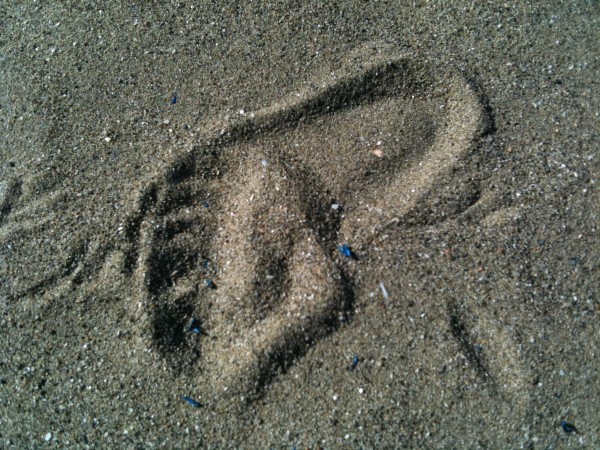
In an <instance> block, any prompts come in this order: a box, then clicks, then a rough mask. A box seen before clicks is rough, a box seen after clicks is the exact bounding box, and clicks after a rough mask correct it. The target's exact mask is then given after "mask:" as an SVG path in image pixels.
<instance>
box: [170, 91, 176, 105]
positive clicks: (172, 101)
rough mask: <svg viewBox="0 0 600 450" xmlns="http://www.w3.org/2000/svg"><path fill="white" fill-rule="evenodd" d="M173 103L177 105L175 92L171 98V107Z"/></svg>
mask: <svg viewBox="0 0 600 450" xmlns="http://www.w3.org/2000/svg"><path fill="white" fill-rule="evenodd" d="M175 103H177V92H175V93H174V94H173V98H172V99H171V105H174V104H175Z"/></svg>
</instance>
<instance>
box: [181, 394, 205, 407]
mask: <svg viewBox="0 0 600 450" xmlns="http://www.w3.org/2000/svg"><path fill="white" fill-rule="evenodd" d="M181 398H182V399H183V400H185V401H186V402H188V403H189V404H190V405H192V406H193V407H194V408H200V407H201V406H202V403H200V402H199V401H196V400H194V399H193V398H192V397H188V396H187V395H182V396H181Z"/></svg>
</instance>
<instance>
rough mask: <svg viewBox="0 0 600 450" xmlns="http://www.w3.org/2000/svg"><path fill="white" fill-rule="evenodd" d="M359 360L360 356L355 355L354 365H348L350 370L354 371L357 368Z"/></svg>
mask: <svg viewBox="0 0 600 450" xmlns="http://www.w3.org/2000/svg"><path fill="white" fill-rule="evenodd" d="M359 361H360V360H359V359H358V356H354V358H352V365H351V366H350V367H348V370H350V371H353V370H354V369H356V366H358V362H359Z"/></svg>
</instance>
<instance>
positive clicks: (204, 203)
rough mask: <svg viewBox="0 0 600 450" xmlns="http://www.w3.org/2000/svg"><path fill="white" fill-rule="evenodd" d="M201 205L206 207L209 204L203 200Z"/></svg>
mask: <svg viewBox="0 0 600 450" xmlns="http://www.w3.org/2000/svg"><path fill="white" fill-rule="evenodd" d="M202 206H204V207H205V208H208V207H209V206H210V205H209V203H208V200H204V201H203V202H202Z"/></svg>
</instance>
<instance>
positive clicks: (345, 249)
mask: <svg viewBox="0 0 600 450" xmlns="http://www.w3.org/2000/svg"><path fill="white" fill-rule="evenodd" d="M338 249H339V250H340V252H342V255H344V256H345V257H346V258H352V256H353V254H352V250H350V246H349V245H348V244H342V245H338Z"/></svg>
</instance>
